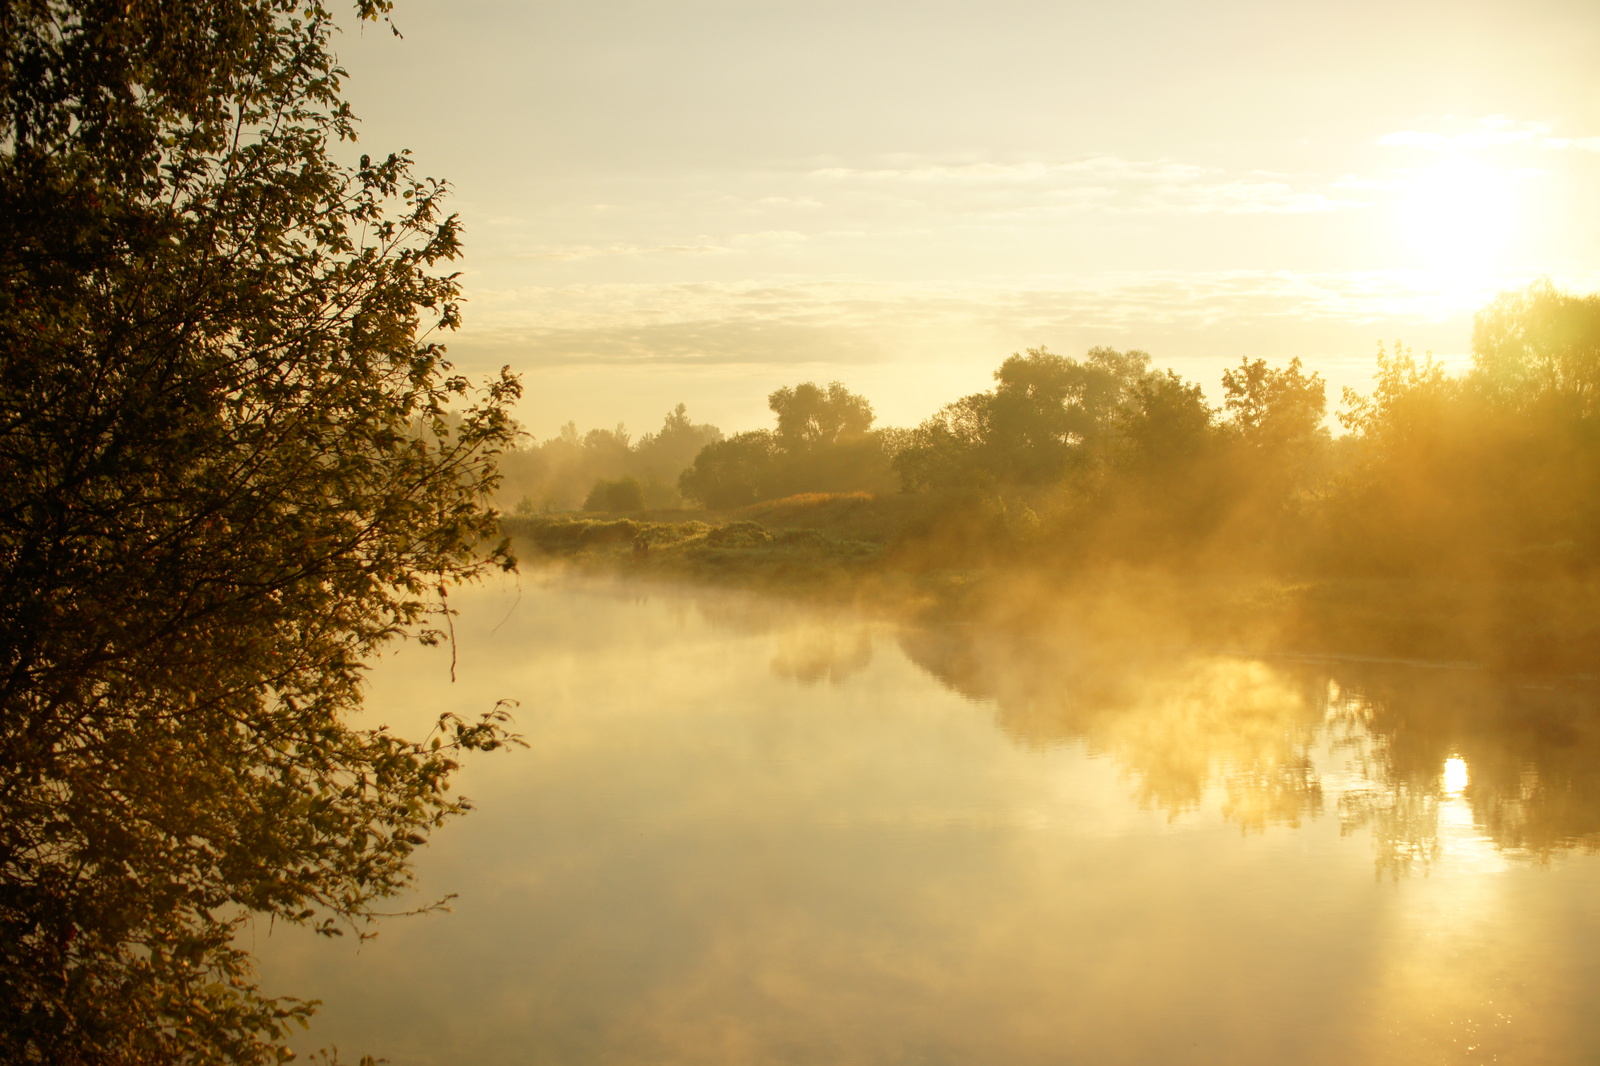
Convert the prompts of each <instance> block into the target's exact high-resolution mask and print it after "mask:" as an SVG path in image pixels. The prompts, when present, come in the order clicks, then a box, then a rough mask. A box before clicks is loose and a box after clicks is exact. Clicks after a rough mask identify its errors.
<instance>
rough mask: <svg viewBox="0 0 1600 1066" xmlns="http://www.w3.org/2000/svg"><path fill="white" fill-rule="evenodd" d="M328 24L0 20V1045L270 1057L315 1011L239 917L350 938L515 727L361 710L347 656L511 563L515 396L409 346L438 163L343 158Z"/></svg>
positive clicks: (81, 1055) (38, 16)
mask: <svg viewBox="0 0 1600 1066" xmlns="http://www.w3.org/2000/svg"><path fill="white" fill-rule="evenodd" d="M387 9H388V3H387V2H386V0H358V3H357V13H358V14H359V15H360V16H361V17H363V18H368V19H371V18H377V17H380V16H382V15H383V14H384V13H385V12H386V11H387ZM332 29H333V26H332V21H331V15H330V13H329V12H328V11H327V10H326V9H325V8H323V7H322V6H321V4H320V3H318V2H317V0H209V2H207V3H205V4H171V3H166V2H163V0H126V2H120V3H116V4H103V3H98V2H93V3H92V2H88V0H31V2H27V3H20V4H13V5H8V6H7V7H6V8H5V11H4V13H3V15H0V310H3V314H0V470H3V471H4V472H5V476H4V477H3V478H0V1059H3V1060H4V1061H7V1062H19V1063H61V1064H96V1063H119V1064H143V1063H174V1062H208V1063H209V1062H248V1063H255V1062H275V1061H278V1060H279V1058H280V1051H281V1046H282V1041H283V1039H284V1036H285V1027H286V1025H287V1023H289V1022H291V1021H293V1020H295V1019H303V1018H304V1017H305V1016H306V1015H308V1014H309V1013H310V1007H309V1006H308V1005H307V1004H304V1003H298V1002H296V1001H293V1000H282V999H280V1000H274V999H270V998H267V997H266V996H264V995H263V994H262V993H261V991H260V990H259V989H258V988H257V987H256V985H255V982H254V978H253V975H252V969H251V964H250V959H249V957H248V955H247V954H245V953H244V952H242V951H241V950H239V949H238V948H237V947H236V946H235V945H234V942H233V933H234V931H235V930H236V929H237V927H238V923H239V922H240V921H242V920H243V916H245V915H248V914H258V915H264V916H269V917H271V918H272V919H273V920H283V921H291V922H299V923H311V924H314V925H315V926H316V927H317V928H318V930H319V931H322V932H325V933H328V934H335V933H339V932H341V931H343V930H345V929H356V930H358V931H359V930H360V929H362V928H363V923H365V922H367V921H369V920H370V919H371V917H372V913H373V907H374V905H375V904H376V902H377V901H379V900H381V899H383V898H384V897H387V896H391V895H393V894H394V893H396V892H398V891H400V890H402V889H403V888H404V887H405V886H406V885H407V884H408V883H409V879H410V873H409V866H408V859H409V856H410V855H411V853H412V852H413V851H414V850H415V849H416V848H417V847H418V846H420V845H421V844H422V843H424V842H425V840H426V838H427V835H428V834H429V832H430V831H431V830H432V828H434V827H435V826H437V825H438V824H440V822H441V821H442V820H443V819H445V818H446V817H448V816H450V815H453V814H456V813H459V812H460V811H462V810H464V809H466V806H467V804H466V803H465V801H463V800H461V799H459V798H454V797H452V796H451V795H450V794H449V793H448V792H447V789H448V787H449V778H450V774H451V772H452V770H453V769H454V768H455V765H456V759H457V758H458V755H459V753H460V752H461V751H463V750H467V749H480V748H492V747H496V746H498V745H500V744H502V743H504V742H505V740H506V739H507V734H506V733H505V731H504V721H505V718H504V714H503V712H501V711H499V710H495V711H491V712H488V713H487V714H486V715H485V716H484V717H483V718H482V719H481V720H479V721H475V722H465V721H460V720H456V719H454V718H453V717H450V716H447V717H446V718H444V719H441V721H440V728H439V730H438V731H437V732H436V733H435V734H434V735H433V736H432V737H431V738H423V739H420V740H414V741H413V740H406V739H402V738H400V737H397V736H395V735H393V734H392V733H390V732H389V731H387V730H386V729H384V728H362V727H357V726H356V725H355V724H354V723H353V722H352V720H351V715H352V713H353V712H354V711H356V710H357V709H358V708H359V706H360V703H361V676H362V675H361V670H362V664H363V661H364V660H365V659H366V658H367V657H368V656H369V655H370V654H371V653H372V652H373V651H374V649H376V648H377V647H378V646H380V645H381V644H383V643H384V642H386V641H388V640H391V639H393V638H395V637H396V636H399V635H401V634H403V633H407V632H419V627H425V626H426V624H427V623H428V620H429V618H430V617H432V618H439V617H443V616H444V611H445V603H446V600H445V597H446V595H447V591H448V588H449V587H450V586H452V585H453V584H455V583H457V582H460V581H463V580H467V579H470V578H472V577H474V576H475V575H478V574H479V573H480V572H481V571H482V570H483V568H484V566H485V565H487V564H488V563H489V562H498V563H500V564H501V565H507V566H509V565H511V559H510V557H509V555H508V552H507V546H506V545H505V543H504V542H501V543H500V544H499V545H498V546H495V542H494V540H493V539H492V538H493V536H494V534H495V515H494V513H493V511H492V510H491V509H489V508H488V506H487V505H486V499H487V493H488V492H489V491H490V490H491V489H492V488H493V485H494V479H495V474H494V459H495V456H496V454H497V452H498V451H499V450H500V449H501V448H502V447H504V446H505V444H506V443H507V442H508V441H509V440H510V438H511V435H512V432H513V429H512V426H511V423H510V421H509V419H508V418H507V415H506V405H507V404H508V403H509V402H510V401H511V400H512V399H513V398H514V397H515V396H516V395H517V391H518V385H517V382H516V380H515V379H514V378H513V377H511V376H510V375H508V374H506V373H505V372H502V374H501V375H500V376H499V377H498V378H497V379H494V380H492V381H490V382H489V383H488V384H487V385H485V386H483V387H481V388H477V389H475V388H473V387H472V386H471V385H470V383H469V382H468V381H467V380H466V379H464V378H462V377H460V376H459V375H457V374H455V373H454V372H453V370H452V368H451V366H450V364H449V362H448V361H447V360H446V359H445V356H444V350H443V349H442V348H441V347H440V345H439V344H438V343H436V342H435V341H434V340H432V339H431V334H432V332H433V331H435V330H438V329H450V328H453V327H454V326H455V325H456V323H457V321H458V315H457V308H456V296H457V286H456V281H455V276H454V275H453V274H448V273H443V272H442V266H443V264H446V263H448V262H449V261H450V260H452V259H454V258H455V257H456V255H457V254H458V252H459V227H458V224H457V221H456V219H455V217H454V216H450V215H447V214H445V213H444V212H443V210H442V202H443V197H444V195H445V192H446V189H445V186H444V185H443V184H442V183H440V182H437V181H431V180H420V179H416V178H414V177H413V176H412V175H411V172H410V167H409V161H408V159H407V158H406V157H405V156H404V155H390V156H388V157H386V158H384V159H381V160H373V159H371V158H369V157H366V156H363V157H361V160H360V162H359V164H358V165H356V166H354V167H346V166H343V165H341V164H339V163H337V162H335V161H334V159H333V158H332V157H331V155H330V145H331V144H332V143H334V142H337V141H341V140H344V141H348V140H353V139H354V127H353V119H352V117H351V115H350V112H349V110H348V108H347V106H346V105H345V104H344V102H343V101H342V100H341V99H340V96H339V89H340V80H341V78H342V75H343V72H342V71H340V70H339V68H338V67H337V65H336V63H335V61H334V59H333V57H332V55H331V53H330V50H329V41H330V34H331V32H332ZM419 338H420V339H419ZM420 635H421V636H422V637H423V639H429V640H435V639H439V638H440V637H441V636H442V634H440V633H438V632H437V631H435V630H432V629H429V628H422V629H420Z"/></svg>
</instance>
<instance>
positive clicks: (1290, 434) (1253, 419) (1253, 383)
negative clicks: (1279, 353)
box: [1222, 359, 1328, 449]
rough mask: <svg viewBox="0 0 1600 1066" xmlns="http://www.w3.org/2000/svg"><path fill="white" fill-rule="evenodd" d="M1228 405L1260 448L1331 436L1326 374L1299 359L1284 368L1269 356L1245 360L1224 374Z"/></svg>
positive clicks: (1235, 423) (1246, 437)
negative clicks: (1305, 366)
mask: <svg viewBox="0 0 1600 1066" xmlns="http://www.w3.org/2000/svg"><path fill="white" fill-rule="evenodd" d="M1222 391H1223V397H1224V398H1223V401H1222V409H1223V411H1224V412H1226V414H1227V418H1228V423H1229V425H1230V426H1231V427H1232V429H1233V430H1234V432H1235V433H1236V435H1237V436H1238V437H1239V439H1240V440H1242V441H1244V442H1246V443H1248V444H1250V445H1253V446H1255V447H1259V448H1266V449H1277V448H1283V447H1300V446H1304V445H1305V444H1306V443H1307V442H1309V441H1313V440H1317V439H1320V438H1321V437H1323V436H1326V433H1327V431H1326V430H1324V429H1323V428H1322V419H1323V417H1324V415H1326V413H1327V409H1328V408H1327V390H1326V387H1325V386H1324V384H1323V381H1322V375H1320V374H1307V373H1305V371H1304V370H1303V369H1302V368H1301V364H1300V360H1299V359H1291V360H1289V365H1288V366H1286V367H1284V368H1282V369H1278V368H1275V367H1271V366H1268V365H1267V361H1266V360H1265V359H1241V360H1240V361H1239V368H1238V369H1237V370H1224V371H1223V372H1222Z"/></svg>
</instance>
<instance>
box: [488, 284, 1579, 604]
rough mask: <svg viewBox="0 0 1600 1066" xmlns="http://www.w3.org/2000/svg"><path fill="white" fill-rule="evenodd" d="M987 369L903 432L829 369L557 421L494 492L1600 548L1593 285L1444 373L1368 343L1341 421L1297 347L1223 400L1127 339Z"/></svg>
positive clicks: (1342, 548) (1181, 558) (1012, 539)
mask: <svg viewBox="0 0 1600 1066" xmlns="http://www.w3.org/2000/svg"><path fill="white" fill-rule="evenodd" d="M994 377H995V386H994V388H992V389H990V390H988V391H985V392H981V393H977V394H974V395H971V396H966V397H963V398H961V399H959V400H956V401H955V402H953V403H950V404H948V405H946V406H945V407H944V408H942V409H941V410H940V411H939V412H937V413H936V414H935V415H934V416H933V417H932V418H930V419H928V420H927V421H925V422H923V423H922V424H921V425H920V426H917V427H916V428H915V429H911V430H901V429H874V428H873V421H874V419H873V412H872V408H871V406H870V405H869V404H868V403H867V401H866V400H865V399H864V398H862V397H860V396H857V395H855V394H853V393H851V392H849V390H847V389H846V388H845V387H844V386H843V385H841V384H839V383H837V382H835V383H833V384H831V385H828V386H826V387H822V386H818V385H815V384H810V383H807V384H802V385H797V386H794V387H792V388H784V389H780V390H778V391H776V392H774V393H772V395H771V396H770V397H769V398H768V400H769V406H770V407H771V409H772V411H773V413H774V415H775V417H776V425H775V427H774V428H773V429H771V430H758V431H754V432H749V433H740V434H736V435H734V436H731V437H727V438H724V437H723V436H722V435H721V434H720V433H719V432H718V431H717V430H716V429H715V428H714V427H711V426H696V425H693V424H692V423H690V422H689V420H688V418H687V415H686V414H685V412H684V408H683V407H682V406H681V405H680V406H679V407H678V408H677V410H676V411H674V412H673V413H672V414H670V415H669V416H668V418H667V421H666V424H665V425H664V426H663V429H662V431H661V432H660V433H658V434H654V435H651V436H647V437H645V438H643V439H642V440H641V441H639V443H638V444H636V445H630V444H629V443H628V439H627V436H626V434H625V433H623V432H622V431H621V429H620V427H619V429H618V431H616V432H610V433H608V432H606V431H594V432H591V433H590V434H588V436H586V437H584V438H581V439H580V438H578V436H577V434H576V431H575V430H574V429H572V428H571V427H569V429H568V431H566V432H564V433H563V435H562V436H561V437H560V438H557V439H556V440H553V441H549V442H546V443H544V444H542V445H539V446H537V447H534V448H527V449H523V450H521V451H519V452H516V453H513V454H512V455H510V456H508V459H507V462H506V463H505V471H506V475H507V483H508V486H509V487H510V489H511V492H510V494H509V495H510V497H511V498H512V499H521V498H524V497H525V498H526V499H527V500H528V503H527V505H526V506H528V507H532V508H535V509H555V508H573V507H576V506H578V505H579V504H581V503H582V504H587V506H588V507H589V508H591V509H598V510H632V509H639V508H642V507H646V506H648V507H652V508H661V507H670V506H680V505H682V503H683V502H685V501H687V502H691V503H698V504H700V505H703V506H705V507H707V508H711V509H717V510H722V509H728V508H735V507H740V506H745V505H749V504H753V503H756V502H759V501H762V500H771V499H778V498H782V497H787V496H791V495H794V494H798V493H842V492H867V493H873V494H879V495H882V494H886V493H894V492H901V493H912V494H922V495H927V496H937V497H943V498H945V499H947V500H948V501H949V508H948V510H949V512H950V514H951V515H952V516H959V515H969V516H970V515H973V514H979V513H985V514H993V513H995V512H996V510H997V509H998V511H1000V512H1003V513H1004V515H1005V516H1006V518H1007V520H1006V522H1005V523H1003V525H1004V529H1003V530H1002V531H997V532H995V534H994V536H993V538H991V539H993V540H995V541H996V542H997V544H996V546H1000V545H999V544H998V542H999V541H1005V542H1006V543H1005V545H1004V547H1005V549H1006V550H1007V551H1019V550H1026V551H1028V552H1031V553H1033V554H1034V555H1036V556H1040V555H1042V556H1046V557H1048V556H1050V555H1052V554H1056V553H1059V554H1061V555H1063V556H1068V557H1070V558H1072V559H1075V560H1084V559H1114V560H1121V561H1126V562H1129V563H1136V564H1149V563H1178V564H1181V565H1186V566H1203V567H1205V568H1208V569H1219V568H1220V569H1232V570H1238V569H1255V570H1259V569H1263V568H1266V569H1272V570H1275V571H1279V572H1284V571H1293V572H1296V573H1303V574H1308V575H1313V576H1314V575H1318V574H1338V575H1344V576H1352V575H1354V576H1362V575H1366V576H1374V577H1382V576H1415V575H1428V574H1438V575H1454V576H1460V575H1462V574H1464V573H1468V572H1471V573H1476V574H1484V575H1488V576H1505V575H1517V576H1528V575H1546V576H1548V575H1566V574H1571V573H1575V572H1578V571H1581V570H1588V569H1589V568H1590V567H1592V566H1593V564H1594V563H1595V562H1596V561H1597V560H1600V410H1597V404H1600V297H1595V296H1590V297H1577V296H1571V295H1567V294H1563V293H1560V292H1558V291H1557V290H1556V289H1554V287H1553V286H1551V285H1550V284H1549V283H1548V282H1541V283H1538V284H1536V285H1534V286H1532V287H1530V288H1529V289H1527V290H1526V291H1523V292H1519V293H1511V294H1506V295H1504V296H1502V297H1501V298H1500V299H1498V300H1497V301H1495V302H1494V303H1493V304H1492V305H1491V306H1489V307H1487V308H1485V309H1484V310H1483V311H1482V312H1481V313H1480V314H1479V315H1478V316H1477V319H1476V322H1475V329H1474V335H1473V364H1472V367H1471V369H1470V370H1469V371H1468V372H1466V373H1465V374H1463V375H1460V376H1451V375H1449V374H1447V373H1445V371H1444V370H1443V368H1442V367H1440V366H1439V365H1438V364H1437V363H1436V362H1434V361H1433V360H1432V358H1431V357H1424V358H1422V359H1420V360H1419V359H1418V358H1416V357H1415V356H1414V355H1413V354H1412V353H1411V352H1410V351H1408V350H1406V349H1405V348H1403V347H1402V346H1400V345H1398V344H1396V345H1395V346H1393V347H1392V348H1388V349H1382V348H1380V350H1379V353H1378V358H1377V373H1376V384H1375V388H1374V389H1373V391H1372V392H1371V393H1370V394H1365V395H1364V394H1359V393H1356V392H1354V391H1352V390H1346V392H1345V394H1344V396H1343V398H1342V403H1341V405H1340V410H1339V411H1338V414H1337V420H1338V422H1339V423H1340V424H1341V425H1342V427H1343V429H1344V431H1345V432H1343V433H1342V434H1340V435H1338V436H1335V435H1334V434H1332V433H1330V432H1329V429H1328V428H1327V422H1328V413H1329V411H1328V407H1329V405H1328V397H1327V394H1326V386H1325V383H1324V382H1323V380H1322V378H1321V377H1320V376H1319V375H1318V374H1315V373H1311V372H1308V371H1307V370H1306V368H1305V367H1304V366H1303V365H1302V364H1301V363H1300V361H1299V360H1298V359H1294V360H1290V361H1289V362H1288V363H1287V365H1282V366H1273V365H1270V364H1268V363H1267V362H1266V361H1264V360H1260V359H1253V360H1252V359H1246V360H1243V361H1241V362H1240V364H1239V365H1238V366H1237V367H1234V368H1232V369H1230V370H1228V371H1226V372H1225V373H1224V374H1223V375H1222V381H1221V385H1222V403H1221V405H1220V406H1212V405H1211V404H1209V403H1208V402H1207V400H1206V397H1205V394H1204V392H1203V391H1202V389H1201V388H1200V386H1199V385H1198V384H1196V383H1194V382H1190V381H1186V380H1184V379H1183V378H1182V377H1180V376H1179V375H1178V374H1176V373H1175V372H1173V371H1171V370H1164V369H1159V368H1156V367H1154V366H1153V365H1152V361H1151V358H1150V356H1149V355H1148V354H1146V353H1144V352H1140V351H1117V350H1114V349H1110V348H1094V349H1091V350H1090V351H1089V352H1088V353H1087V354H1086V355H1085V356H1084V357H1083V358H1081V359H1080V358H1071V357H1067V356H1062V355H1057V354H1055V353H1052V352H1049V351H1047V350H1045V349H1044V348H1037V349H1030V350H1028V351H1027V352H1026V353H1022V354H1017V355H1013V356H1012V357H1010V358H1009V359H1006V360H1005V361H1004V362H1003V363H1002V364H1001V365H1000V367H999V368H998V369H997V370H996V371H995V375H994ZM530 475H532V476H531V477H530ZM623 482H632V484H631V485H628V484H622V485H620V487H619V483H623ZM528 484H535V488H536V491H529V490H527V489H525V488H523V486H525V485H528ZM519 490H520V491H519ZM996 529H997V530H998V529H999V527H996Z"/></svg>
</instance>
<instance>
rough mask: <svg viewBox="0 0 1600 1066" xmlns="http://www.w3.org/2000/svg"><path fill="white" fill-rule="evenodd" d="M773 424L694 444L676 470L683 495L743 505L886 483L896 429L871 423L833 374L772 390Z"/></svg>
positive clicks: (867, 410) (864, 406) (865, 407)
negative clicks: (826, 380)
mask: <svg viewBox="0 0 1600 1066" xmlns="http://www.w3.org/2000/svg"><path fill="white" fill-rule="evenodd" d="M767 405H768V406H769V407H770V408H771V409H772V412H773V414H774V415H776V416H777V422H778V425H777V429H776V430H775V431H774V430H754V431H751V432H748V433H740V434H738V435H736V436H734V437H730V438H729V439H727V440H725V441H718V442H714V443H712V444H710V445H708V446H707V447H706V448H704V449H702V451H701V452H700V454H699V455H697V456H695V460H694V465H693V466H692V467H691V468H690V469H688V470H686V471H684V472H683V474H682V475H681V476H680V478H679V482H678V483H679V487H680V489H681V490H682V492H683V495H684V496H686V497H688V498H689V499H692V500H697V501H699V502H700V503H702V504H704V505H705V506H707V507H710V508H714V509H722V508H728V507H743V506H745V505H746V504H750V503H754V502H756V501H757V500H772V499H779V498H781V497H784V496H793V495H795V494H797V493H803V492H853V491H857V490H861V489H868V490H879V489H884V488H888V487H889V486H890V485H891V484H892V478H891V476H890V466H889V464H890V460H891V457H892V456H893V454H894V449H895V448H896V447H898V446H899V445H900V443H901V439H900V437H899V435H898V434H897V431H893V430H889V431H884V430H878V431H874V430H873V429H872V420H873V415H872V405H871V404H869V403H868V402H867V401H866V399H865V398H864V397H861V396H858V395H856V394H855V393H852V392H850V391H849V390H848V389H846V388H845V387H844V386H843V385H842V384H840V383H839V382H837V381H835V382H833V383H832V384H830V385H829V386H828V387H827V388H826V389H823V388H821V387H820V386H818V385H816V384H815V383H813V382H809V381H808V382H805V383H803V384H800V385H796V386H793V387H785V388H781V389H778V390H776V391H774V392H773V393H772V394H771V395H770V396H768V397H767Z"/></svg>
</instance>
